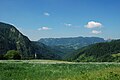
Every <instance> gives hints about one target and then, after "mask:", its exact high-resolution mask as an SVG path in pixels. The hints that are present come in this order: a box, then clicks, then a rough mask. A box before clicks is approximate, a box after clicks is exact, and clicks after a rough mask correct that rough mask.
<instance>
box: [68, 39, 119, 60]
mask: <svg viewBox="0 0 120 80" xmlns="http://www.w3.org/2000/svg"><path fill="white" fill-rule="evenodd" d="M68 60H71V61H81V62H90V61H91V62H111V61H117V62H119V61H120V40H113V41H111V42H103V43H96V44H93V45H90V46H87V47H83V48H81V49H79V50H77V51H75V53H72V54H71V55H69V58H68Z"/></svg>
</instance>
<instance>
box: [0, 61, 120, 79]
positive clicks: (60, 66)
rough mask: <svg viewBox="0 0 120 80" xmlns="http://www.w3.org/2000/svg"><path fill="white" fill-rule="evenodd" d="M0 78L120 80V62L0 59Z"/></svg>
mask: <svg viewBox="0 0 120 80" xmlns="http://www.w3.org/2000/svg"><path fill="white" fill-rule="evenodd" d="M0 80H120V64H117V63H110V64H109V63H100V64H99V63H69V62H61V61H47V60H45V61H44V60H33V61H0Z"/></svg>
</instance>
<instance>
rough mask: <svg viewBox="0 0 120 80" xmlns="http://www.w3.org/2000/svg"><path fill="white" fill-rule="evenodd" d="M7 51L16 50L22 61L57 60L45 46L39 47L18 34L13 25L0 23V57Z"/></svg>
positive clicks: (56, 56) (40, 45) (54, 54)
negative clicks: (31, 59)
mask: <svg viewBox="0 0 120 80" xmlns="http://www.w3.org/2000/svg"><path fill="white" fill-rule="evenodd" d="M8 50H17V51H19V52H20V53H21V56H22V59H29V58H34V55H35V53H36V54H37V58H41V59H58V58H60V57H59V56H58V55H57V54H56V53H54V52H53V51H51V50H50V49H49V48H47V46H46V45H44V44H42V43H41V44H40V43H39V45H38V44H37V43H35V42H32V41H30V40H29V39H28V37H26V36H24V35H23V34H22V33H21V32H19V31H18V30H17V29H16V28H15V27H14V26H13V25H10V24H6V23H2V22H0V55H4V54H5V53H6V52H7V51H8Z"/></svg>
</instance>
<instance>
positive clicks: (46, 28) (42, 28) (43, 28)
mask: <svg viewBox="0 0 120 80" xmlns="http://www.w3.org/2000/svg"><path fill="white" fill-rule="evenodd" d="M50 29H51V28H48V27H41V28H38V30H39V31H40V30H50Z"/></svg>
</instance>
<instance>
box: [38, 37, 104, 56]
mask: <svg viewBox="0 0 120 80" xmlns="http://www.w3.org/2000/svg"><path fill="white" fill-rule="evenodd" d="M39 42H41V43H44V44H46V45H48V46H50V47H52V48H53V49H56V50H58V51H61V52H63V53H64V54H66V53H71V52H73V51H74V50H77V49H79V48H81V47H84V46H88V45H90V44H94V43H99V42H105V40H104V39H103V38H99V37H71V38H42V39H40V40H39Z"/></svg>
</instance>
